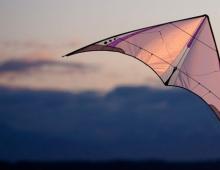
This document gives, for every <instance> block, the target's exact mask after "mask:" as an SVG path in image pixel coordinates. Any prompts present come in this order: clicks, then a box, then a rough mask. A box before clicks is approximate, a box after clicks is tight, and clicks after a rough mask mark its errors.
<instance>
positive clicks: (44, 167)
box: [0, 161, 220, 170]
mask: <svg viewBox="0 0 220 170" xmlns="http://www.w3.org/2000/svg"><path fill="white" fill-rule="evenodd" d="M0 169H1V170H58V169H62V170H70V169H71V170H84V169H86V170H115V169H120V170H131V169H134V170H142V169H148V170H151V169H152V170H164V169H168V170H191V169H192V170H197V169H198V170H217V169H220V161H210V162H209V161H206V162H166V161H101V162H90V161H73V162H71V161H69V162H68V161H64V162H25V161H24V162H16V163H8V162H3V161H2V162H0Z"/></svg>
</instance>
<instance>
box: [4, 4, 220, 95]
mask: <svg viewBox="0 0 220 170" xmlns="http://www.w3.org/2000/svg"><path fill="white" fill-rule="evenodd" d="M218 5H219V2H218V1H217V0H214V1H211V2H209V1H190V0H189V1H176V0H172V1H158V0H156V1H144V0H139V1H137V2H132V1H118V0H112V1H107V2H106V1H101V0H94V1H85V0H79V1H78V0H74V1H71V0H64V1H58V0H44V1H33V0H13V1H6V0H0V21H1V32H0V62H1V65H2V67H3V68H5V67H7V66H10V68H11V69H6V70H2V71H1V73H0V74H1V77H0V84H1V85H3V86H6V87H7V86H12V87H24V88H30V89H54V90H68V91H84V90H98V91H103V90H104V91H106V90H107V91H108V90H111V89H113V88H114V87H116V86H118V85H122V84H123V85H125V84H130V85H150V86H153V87H160V88H161V87H163V86H162V84H161V82H160V81H159V79H158V78H157V77H156V76H155V75H154V74H153V73H152V71H151V70H150V69H149V68H147V67H146V66H144V65H143V64H141V63H140V62H138V61H136V60H134V59H132V58H129V57H128V56H124V55H122V54H113V53H108V52H94V53H87V54H80V55H77V56H74V57H70V58H61V57H60V56H62V55H64V54H66V53H68V52H71V51H73V50H75V49H77V48H79V47H82V46H85V45H88V44H90V43H92V42H95V41H97V40H100V39H103V38H106V37H109V36H112V35H115V34H119V33H122V32H126V31H130V30H134V29H138V28H142V27H145V26H150V25H155V24H160V23H163V22H168V21H173V20H178V19H183V18H188V17H192V16H196V15H202V14H208V15H209V16H210V18H211V22H212V26H213V29H214V33H215V36H216V39H217V43H218V44H219V42H220V40H219V38H218V37H220V31H219V30H220V24H219V22H218V19H219V17H220V12H219V10H218V9H219V6H218ZM174 7H175V8H174ZM39 61H40V63H41V64H39V63H38V64H37V62H39ZM70 63H71V64H72V67H71V66H70V65H69V66H70V67H68V66H66V65H65V64H70ZM77 64H78V65H81V66H83V68H86V70H83V71H82V67H81V71H79V70H78V72H77V73H76V69H79V67H77V68H76V66H75V65H77ZM21 65H22V66H21ZM24 65H25V66H26V67H27V68H26V69H20V70H19V71H18V70H16V69H15V67H16V68H17V67H24ZM13 69H14V70H13ZM27 75H28V76H27ZM136 75H138V76H136ZM57 82H62V83H57Z"/></svg>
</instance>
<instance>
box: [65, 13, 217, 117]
mask: <svg viewBox="0 0 220 170" xmlns="http://www.w3.org/2000/svg"><path fill="white" fill-rule="evenodd" d="M88 51H112V52H119V53H123V54H126V55H129V56H131V57H134V58H136V59H138V60H139V61H141V62H143V63H144V64H145V65H147V66H149V67H150V68H151V69H152V70H153V71H154V72H155V73H156V74H157V75H158V76H159V78H160V79H161V80H162V82H163V83H164V85H166V86H176V87H181V88H184V89H186V90H189V91H191V92H192V93H194V94H196V95H197V96H199V97H200V98H201V99H203V101H205V102H206V103H207V104H208V105H209V106H210V108H211V109H212V111H214V112H215V114H216V115H217V117H218V118H219V119H220V87H219V86H220V58H219V53H218V49H217V45H216V41H215V38H214V34H213V31H212V27H211V24H210V20H209V17H208V15H201V16H196V17H192V18H187V19H182V20H178V21H172V22H168V23H164V24H160V25H155V26H150V27H146V28H141V29H138V30H134V31H130V32H127V33H122V34H118V35H115V36H112V37H110V38H106V39H104V40H101V41H98V42H95V43H93V44H90V45H88V46H86V47H83V48H81V49H78V50H76V51H73V52H71V53H69V54H66V55H65V56H71V55H74V54H77V53H82V52H88ZM65 56H64V57H65Z"/></svg>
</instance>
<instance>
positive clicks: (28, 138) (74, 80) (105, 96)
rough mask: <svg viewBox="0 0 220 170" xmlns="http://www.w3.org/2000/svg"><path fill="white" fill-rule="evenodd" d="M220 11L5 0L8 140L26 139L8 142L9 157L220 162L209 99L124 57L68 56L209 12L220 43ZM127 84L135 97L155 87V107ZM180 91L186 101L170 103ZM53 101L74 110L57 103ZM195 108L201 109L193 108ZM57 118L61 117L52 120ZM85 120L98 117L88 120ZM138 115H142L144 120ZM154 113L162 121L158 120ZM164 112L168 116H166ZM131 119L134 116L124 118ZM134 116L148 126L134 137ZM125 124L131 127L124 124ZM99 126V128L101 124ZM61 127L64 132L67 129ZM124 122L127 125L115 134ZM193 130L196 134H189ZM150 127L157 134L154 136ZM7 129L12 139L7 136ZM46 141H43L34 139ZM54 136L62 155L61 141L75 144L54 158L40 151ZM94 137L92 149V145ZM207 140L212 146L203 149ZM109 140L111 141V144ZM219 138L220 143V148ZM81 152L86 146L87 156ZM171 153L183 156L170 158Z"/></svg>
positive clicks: (0, 78)
mask: <svg viewBox="0 0 220 170" xmlns="http://www.w3.org/2000/svg"><path fill="white" fill-rule="evenodd" d="M219 6H220V2H219V1H217V0H212V1H199V0H194V1H191V0H184V1H180V0H167V1H159V0H154V1H149V0H147V1H146V0H137V1H126V0H111V1H102V0H93V1H86V0H63V1H58V0H38V1H34V0H12V1H8V0H0V23H1V31H0V87H1V92H2V94H4V95H2V96H3V97H1V99H0V105H1V108H0V113H1V114H0V115H1V121H0V134H2V135H4V140H3V141H17V142H9V144H7V142H2V143H0V148H4V152H3V154H0V158H1V159H6V160H19V159H28V158H33V159H46V160H47V159H62V158H63V159H90V158H92V157H94V155H95V154H96V153H97V155H98V156H97V157H96V158H97V159H100V158H102V157H105V158H106V159H108V158H135V159H143V158H144V159H145V158H146V159H150V158H155V159H157V158H159V159H171V160H173V159H174V160H175V159H179V160H182V159H186V160H191V159H214V158H215V159H217V158H220V154H219V153H218V152H217V149H219V148H216V150H215V148H214V147H218V145H217V142H219V141H220V133H219V132H220V127H219V125H218V123H217V121H216V120H215V117H214V115H212V112H211V111H210V110H209V108H208V107H207V106H206V105H205V104H204V103H202V104H200V102H201V101H199V100H198V98H196V97H195V96H192V95H189V94H188V93H187V92H184V91H183V90H177V89H173V88H172V89H171V88H165V87H164V86H163V84H162V83H161V82H160V80H159V78H158V77H157V76H156V75H155V74H154V73H153V71H152V70H150V69H149V68H147V67H146V66H145V65H144V64H142V63H140V62H139V61H137V60H134V59H133V58H130V57H128V56H125V55H122V54H115V53H114V54H113V53H110V52H91V53H85V54H78V55H76V56H72V57H69V58H61V56H63V55H64V54H66V53H69V52H71V51H73V50H76V49H77V48H80V47H83V46H85V45H88V44H90V43H93V42H95V41H98V40H100V39H103V38H106V37H110V36H112V35H115V34H119V33H123V32H127V31H131V30H135V29H138V28H143V27H147V26H151V25H156V24H160V23H165V22H169V21H174V20H178V19H183V18H189V17H192V16H197V15H202V14H208V15H209V17H210V20H211V24H212V27H213V30H214V34H215V38H216V41H217V45H218V44H220V22H219V18H220V11H219ZM127 87H132V88H131V89H130V90H131V91H136V90H140V89H142V90H145V91H144V92H145V93H144V94H146V98H148V97H152V98H153V101H151V100H149V99H145V98H144V96H142V97H139V96H138V95H137V94H139V95H140V94H141V93H140V91H138V92H137V94H136V93H131V94H129V95H128V96H130V98H134V99H137V101H136V102H135V101H130V100H132V99H130V98H126V93H127ZM118 88H119V89H120V88H121V89H122V90H121V91H122V92H121V91H120V90H117V89H118ZM123 90H125V91H126V93H124V92H123ZM152 91H153V92H154V91H155V93H157V94H154V93H153V92H152ZM170 92H171V93H172V94H171V96H173V98H175V97H178V95H180V94H181V95H182V100H181V101H182V103H178V102H179V101H175V102H174V100H171V99H169V100H168V99H167V96H169V93H170ZM164 93H165V94H164ZM158 94H163V95H162V96H163V97H162V98H160V97H158ZM112 95H113V97H112ZM53 96H54V97H57V98H61V99H63V100H64V101H65V102H67V103H64V101H61V100H58V99H57V100H55V99H53ZM159 96H160V95H159ZM171 98H172V97H171ZM187 98H190V101H191V100H192V102H191V103H190V102H189V101H187ZM20 100H21V101H20ZM22 100H28V102H27V103H26V102H24V101H22ZM93 100H94V101H93ZM145 100H146V101H148V102H145ZM116 101H118V103H117V102H116ZM120 101H121V102H120ZM150 101H151V102H152V103H151V102H150ZM85 102H86V105H85ZM130 102H132V103H133V102H134V103H136V104H138V102H140V103H141V104H140V107H135V108H136V110H135V109H134V110H132V109H128V108H126V105H127V103H130ZM173 102H174V103H175V104H174V105H172V103H173ZM145 103H146V104H145ZM149 103H151V105H152V106H151V107H149ZM35 105H37V106H39V107H36V106H35ZM54 105H59V106H57V110H56V109H54V108H53V106H54ZM102 105H103V106H102ZM172 106H173V107H174V108H173V109H172ZM191 107H193V109H192V110H190V109H189V108H191ZM158 108H159V111H158V110H157V109H158ZM163 108H164V110H163ZM181 108H184V109H181ZM160 109H162V110H160ZM186 112H187V114H186V115H187V116H186V117H184V116H182V117H181V118H182V119H184V120H186V121H185V122H183V121H182V120H179V119H180V118H178V116H177V115H184V113H186ZM53 113H54V115H55V116H54V117H53V118H52V119H51V117H52V115H53ZM80 113H81V114H82V115H83V116H88V115H87V114H92V115H93V116H91V115H89V117H88V118H86V119H83V117H82V116H80ZM135 113H138V114H137V115H136V116H135ZM144 113H145V114H146V115H144V116H143V115H142V116H143V120H144V121H146V124H145V123H144V122H141V119H140V118H141V116H140V114H144ZM150 113H155V115H154V116H153V117H151V116H152V115H151V114H150ZM164 113H167V114H168V117H164V116H162V115H163V114H164ZM190 113H191V114H192V115H191V114H190ZM198 113H201V115H202V118H201V122H199V121H198V120H199V119H198V117H199V114H198ZM101 114H103V115H101ZM126 114H128V115H129V116H128V118H127V119H124V118H126V117H127V116H126ZM117 115H119V116H118V117H117ZM195 115H196V116H198V117H195ZM161 116H162V118H161V119H160V120H159V122H158V117H161ZM199 118H200V117H199ZM132 119H134V120H136V123H137V124H138V123H140V124H141V125H140V126H138V125H135V129H134V130H133V131H132V130H131V126H132V125H131V124H132ZM64 120H65V121H64ZM70 120H72V121H70ZM149 120H152V121H153V123H155V124H152V122H151V121H149ZM66 121H67V122H66ZM69 121H70V122H69ZM89 121H91V122H92V123H91V124H89V125H88V127H86V126H83V125H82V124H81V123H83V124H84V123H87V122H89ZM101 121H103V122H107V124H102V123H100V122H101ZM119 121H122V122H123V123H124V124H122V125H120V123H119ZM97 122H98V125H95V123H97ZM160 123H161V124H160ZM178 123H180V124H178ZM59 124H60V126H62V127H63V126H64V127H63V128H57V125H59ZM114 124H116V125H117V128H113V125H114ZM195 124H196V125H195ZM65 125H66V127H65ZM207 125H208V127H209V128H207V129H208V130H210V131H212V133H211V134H210V132H208V131H207V130H206V129H205V127H206V126H207ZM41 126H42V127H44V128H43V129H42V127H41ZM60 126H59V127H60ZM165 127H167V128H165ZM168 127H169V128H170V129H169V128H168ZM176 127H178V128H176ZM187 127H190V128H188V129H186V131H185V130H184V129H185V128H187ZM149 128H151V129H153V130H154V131H153V132H149ZM88 129H93V130H91V131H88ZM161 129H162V130H161ZM172 129H176V130H172ZM117 130H118V131H119V132H117ZM129 130H131V133H132V134H133V135H137V139H139V142H140V143H138V142H137V143H136V142H135V141H134V139H131V137H129V136H130V134H129V133H130V131H129ZM178 130H179V131H178ZM87 131H88V132H87ZM203 131H204V133H203ZM7 132H10V134H11V135H9V136H7V135H5V134H7ZM74 134H76V135H74ZM146 134H148V135H146ZM181 134H182V135H181ZM120 135H122V137H121V138H120V137H119V136H120ZM194 135H195V136H196V137H195V139H194V140H193V141H192V142H189V141H188V139H189V138H190V137H192V136H194ZM22 136H24V139H22ZM42 136H43V137H42ZM74 136H75V137H74ZM148 137H149V138H148ZM39 138H40V139H42V140H39V141H38V142H37V143H34V142H33V141H34V139H35V140H36V139H39ZM47 138H48V139H49V141H57V143H56V142H55V143H53V147H54V148H55V147H56V146H57V145H58V144H59V142H60V143H62V142H63V143H65V142H66V143H68V144H67V147H66V148H62V147H61V148H58V149H57V150H56V149H54V148H53V147H51V148H49V149H48V150H47V151H45V153H43V152H39V153H36V151H37V150H38V149H39V148H40V146H41V145H43V146H44V147H48V146H49V143H48V142H46V141H47ZM114 139H115V140H114ZM22 140H23V141H22ZM90 140H91V141H92V144H91V146H90V145H88V144H89V143H90V142H91V141H90ZM125 140H128V141H130V143H129V144H127V145H125V147H124V148H123V149H122V151H121V153H122V154H120V153H119V152H117V150H118V148H120V146H121V145H123V143H125ZM173 140H174V141H176V143H175V142H172V141H173ZM181 140H183V141H187V142H188V143H187V144H188V145H187V146H185V147H182V145H183V144H184V143H183V142H181ZM200 140H205V141H204V143H203V144H201V145H198V146H197V144H198V143H199V141H200ZM102 141H104V142H106V141H108V142H107V143H106V144H103V143H102ZM155 141H156V142H155ZM163 141H166V142H167V143H163ZM213 141H215V142H216V143H215V142H214V144H213V143H212V142H213ZM178 142H179V145H178ZM139 145H140V146H139ZM25 146H26V147H25ZM34 146H36V148H35V147H34ZM114 146H116V147H114ZM180 146H181V147H180ZM195 146H197V147H195ZM38 147H39V148H38ZM68 147H69V148H72V152H71V153H67V151H68V150H70V149H69V148H68ZM141 147H143V148H145V149H144V151H145V152H143V151H141V150H142V149H141ZM158 147H159V149H155V148H158ZM194 147H195V149H193V148H194ZM210 147H211V149H210ZM18 148H23V150H25V153H26V155H25V154H24V155H22V154H21V151H19V149H18ZM77 148H83V149H82V152H80V150H77ZM96 148H99V151H97V149H96ZM100 148H101V149H100ZM107 148H111V149H112V150H113V151H114V152H113V151H112V153H110V150H111V149H110V150H108V149H107ZM128 148H132V149H131V150H129V149H128ZM150 148H154V149H155V150H150ZM166 148H169V149H171V150H173V152H172V153H171V154H169V152H168V151H169V150H168V149H166ZM126 149H127V150H126ZM148 149H149V151H147V150H148ZM160 149H161V150H160ZM53 150H55V151H56V152H57V153H58V154H59V155H58V156H57V157H54V156H53V154H52V153H53ZM75 150H77V152H76V151H75ZM88 150H89V151H88ZM174 150H176V151H174ZM199 150H200V151H199ZM154 151H155V152H154ZM87 152H89V154H88V153H87ZM106 152H107V153H109V154H106ZM134 153H135V154H134ZM160 153H164V154H162V155H160ZM201 153H202V154H203V156H202V157H201ZM44 154H45V155H44ZM85 155H89V156H88V157H87V156H85ZM131 155H137V156H136V157H135V156H134V157H132V156H131ZM178 155H179V156H178ZM77 156H78V157H77Z"/></svg>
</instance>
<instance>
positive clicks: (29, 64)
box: [0, 60, 96, 74]
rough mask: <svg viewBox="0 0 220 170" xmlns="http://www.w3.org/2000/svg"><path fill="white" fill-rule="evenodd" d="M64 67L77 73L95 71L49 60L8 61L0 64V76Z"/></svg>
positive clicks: (87, 67)
mask: <svg viewBox="0 0 220 170" xmlns="http://www.w3.org/2000/svg"><path fill="white" fill-rule="evenodd" d="M45 66H48V67H64V68H66V69H71V70H73V71H77V72H81V71H82V72H84V71H87V70H90V71H91V70H92V69H94V70H95V69H96V68H95V66H91V65H90V66H86V65H83V64H80V63H64V62H59V61H49V60H47V61H46V60H9V61H6V62H4V63H2V64H0V74H3V73H8V72H15V73H18V72H23V73H25V72H28V71H30V70H32V69H40V68H42V67H45Z"/></svg>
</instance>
